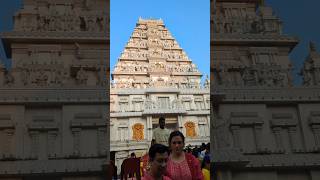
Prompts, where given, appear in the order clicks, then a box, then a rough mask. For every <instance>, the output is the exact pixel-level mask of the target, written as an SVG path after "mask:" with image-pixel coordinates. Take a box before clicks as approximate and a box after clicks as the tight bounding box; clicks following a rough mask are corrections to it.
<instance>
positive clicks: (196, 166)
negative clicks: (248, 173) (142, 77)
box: [121, 117, 211, 180]
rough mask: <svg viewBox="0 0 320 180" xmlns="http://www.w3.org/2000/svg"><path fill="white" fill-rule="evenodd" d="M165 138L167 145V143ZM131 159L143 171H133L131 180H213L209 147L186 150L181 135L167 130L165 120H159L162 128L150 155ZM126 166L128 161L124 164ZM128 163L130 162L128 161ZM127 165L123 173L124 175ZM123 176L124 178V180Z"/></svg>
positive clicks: (130, 175)
mask: <svg viewBox="0 0 320 180" xmlns="http://www.w3.org/2000/svg"><path fill="white" fill-rule="evenodd" d="M165 138H166V139H167V141H165ZM128 159H131V160H137V161H138V162H140V171H139V170H138V171H135V172H133V171H130V170H132V169H134V168H132V167H129V171H130V172H129V174H128V175H129V177H131V178H135V179H140V177H142V180H158V179H159V180H210V159H211V157H210V143H208V144H205V143H202V145H201V146H200V147H197V146H195V147H192V146H191V145H188V146H185V137H184V135H183V133H182V132H180V131H172V132H170V131H169V130H168V129H166V128H165V119H164V118H163V117H161V118H160V119H159V127H158V128H157V130H156V133H154V134H153V138H152V142H151V147H150V149H149V151H148V153H147V154H146V155H144V156H142V157H141V158H136V155H135V154H134V153H131V157H129V158H128ZM124 162H125V161H124ZM126 162H127V161H126ZM124 166H126V165H125V164H124V163H123V164H122V167H121V171H124ZM122 175H123V172H121V178H122V177H123V176H122Z"/></svg>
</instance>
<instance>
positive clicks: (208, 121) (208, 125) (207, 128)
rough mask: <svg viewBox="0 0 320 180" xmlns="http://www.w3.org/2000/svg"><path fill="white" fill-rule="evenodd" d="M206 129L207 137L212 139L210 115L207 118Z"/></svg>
mask: <svg viewBox="0 0 320 180" xmlns="http://www.w3.org/2000/svg"><path fill="white" fill-rule="evenodd" d="M205 129H206V137H210V115H208V116H207V124H206V128H205ZM212 133H213V132H212Z"/></svg>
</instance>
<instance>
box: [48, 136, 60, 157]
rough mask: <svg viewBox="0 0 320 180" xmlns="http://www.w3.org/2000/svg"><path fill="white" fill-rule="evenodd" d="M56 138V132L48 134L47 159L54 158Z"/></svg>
mask: <svg viewBox="0 0 320 180" xmlns="http://www.w3.org/2000/svg"><path fill="white" fill-rule="evenodd" d="M57 136H58V132H57V131H49V132H48V151H47V153H48V157H53V156H56V154H57V153H56V139H57Z"/></svg>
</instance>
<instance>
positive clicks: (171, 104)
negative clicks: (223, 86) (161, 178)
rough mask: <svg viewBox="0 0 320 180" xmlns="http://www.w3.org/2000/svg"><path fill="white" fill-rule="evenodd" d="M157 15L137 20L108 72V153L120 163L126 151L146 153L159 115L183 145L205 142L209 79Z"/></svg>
mask: <svg viewBox="0 0 320 180" xmlns="http://www.w3.org/2000/svg"><path fill="white" fill-rule="evenodd" d="M201 76H202V74H201V73H200V72H199V70H198V68H197V66H196V65H195V64H193V63H192V61H191V59H189V58H188V56H187V54H186V53H185V52H184V51H183V49H182V48H181V47H180V46H179V45H178V43H177V41H176V40H175V39H174V38H173V37H172V36H171V33H170V32H169V31H168V29H167V28H166V27H165V25H164V23H163V21H162V20H161V19H141V18H140V19H139V20H138V22H137V25H136V27H135V29H134V31H133V33H132V35H131V37H130V39H129V41H128V43H127V45H126V46H125V48H124V50H123V52H122V54H121V55H120V57H119V59H118V62H117V64H116V66H115V69H114V71H113V73H112V82H111V90H110V92H111V93H110V102H111V105H110V112H111V114H110V115H111V124H110V125H111V126H110V131H111V151H112V154H113V155H114V158H115V160H116V162H117V165H118V167H120V165H121V162H122V160H123V159H124V158H127V157H128V156H129V154H130V153H131V152H135V153H136V154H137V155H138V156H140V155H143V154H144V153H146V150H147V149H148V147H149V146H150V143H151V138H152V129H153V128H155V127H157V125H158V119H159V117H160V116H164V117H165V118H166V123H167V126H168V127H169V128H170V129H172V130H173V129H178V130H180V131H182V132H183V133H184V134H185V135H186V137H187V138H186V145H188V144H191V145H200V144H201V143H202V142H204V143H206V142H209V124H210V121H209V119H210V118H209V113H210V112H209V109H210V107H209V105H210V103H209V101H210V100H209V84H210V82H209V80H208V78H207V79H206V82H205V83H204V85H201V83H200V81H201Z"/></svg>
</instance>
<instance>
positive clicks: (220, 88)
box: [210, 0, 320, 180]
mask: <svg viewBox="0 0 320 180" xmlns="http://www.w3.org/2000/svg"><path fill="white" fill-rule="evenodd" d="M211 4H212V10H213V11H212V15H211V30H212V31H211V33H212V35H211V37H212V38H211V49H212V51H211V53H212V54H211V57H212V59H211V73H212V77H213V78H212V79H211V80H213V82H212V84H211V99H212V101H211V107H212V108H211V122H212V123H211V129H210V130H211V131H210V136H211V145H212V146H211V149H212V151H211V152H212V157H213V159H212V162H213V166H214V169H216V171H218V172H214V174H216V177H214V178H215V179H225V178H226V177H227V179H259V178H267V179H274V180H275V179H285V178H288V177H290V178H291V179H295V178H298V179H306V180H307V179H319V178H320V176H319V171H318V170H314V167H319V165H320V164H319V159H320V154H319V146H318V143H319V142H318V137H319V130H318V129H319V128H318V125H319V110H318V109H319V107H320V103H319V102H320V99H319V97H320V96H319V95H320V94H319V92H320V91H319V77H320V76H319V69H320V68H319V67H320V66H319V62H320V55H319V53H318V52H317V51H316V48H315V44H314V43H310V45H309V46H310V47H309V55H308V57H307V58H306V60H305V61H304V64H303V67H302V69H301V72H300V74H301V75H302V77H303V85H299V86H297V85H294V84H293V72H292V71H293V69H294V67H293V65H292V63H291V60H290V59H289V53H291V51H292V50H293V48H294V47H295V46H296V45H297V44H298V39H297V38H295V37H291V36H288V35H286V34H283V33H282V27H281V26H282V25H281V21H280V19H279V18H278V17H276V16H275V15H274V13H273V12H272V8H270V7H267V6H266V5H265V4H264V3H263V1H260V0H250V1H247V0H216V1H215V3H213V2H211ZM297 164H300V165H299V166H297ZM257 169H259V170H258V171H256V170H257ZM284 169H286V170H284ZM300 169H304V172H299V170H300ZM292 172H296V173H292Z"/></svg>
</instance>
